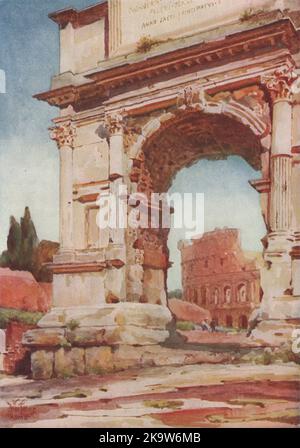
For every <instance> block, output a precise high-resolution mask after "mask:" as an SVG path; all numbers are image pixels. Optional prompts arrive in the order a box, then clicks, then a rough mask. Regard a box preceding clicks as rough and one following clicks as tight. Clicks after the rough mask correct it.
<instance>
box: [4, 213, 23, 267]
mask: <svg viewBox="0 0 300 448" xmlns="http://www.w3.org/2000/svg"><path fill="white" fill-rule="evenodd" d="M21 252H22V232H21V226H20V224H19V223H18V221H17V220H16V219H15V217H14V216H11V217H10V226H9V232H8V237H7V253H6V254H7V256H6V259H7V261H8V264H9V267H10V268H11V269H20V259H21Z"/></svg>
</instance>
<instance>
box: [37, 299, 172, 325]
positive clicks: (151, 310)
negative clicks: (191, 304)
mask: <svg viewBox="0 0 300 448" xmlns="http://www.w3.org/2000/svg"><path fill="white" fill-rule="evenodd" d="M171 320H172V316H171V313H170V311H169V309H168V308H167V307H166V306H159V305H152V304H148V303H129V302H124V303H118V304H115V305H103V306H101V307H72V308H54V309H53V310H51V312H50V313H48V314H47V315H46V316H45V317H44V318H43V319H41V320H40V322H39V327H41V328H47V327H48V328H49V327H64V326H67V325H68V323H69V322H71V321H76V322H78V325H79V326H80V327H90V326H91V327H106V326H113V325H120V326H124V325H134V326H137V327H143V328H149V329H161V330H164V329H165V328H166V325H167V324H168V323H169V322H170V321H171Z"/></svg>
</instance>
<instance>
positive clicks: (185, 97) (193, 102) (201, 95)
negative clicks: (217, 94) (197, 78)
mask: <svg viewBox="0 0 300 448" xmlns="http://www.w3.org/2000/svg"><path fill="white" fill-rule="evenodd" d="M177 105H178V107H182V106H185V107H196V106H198V107H200V108H202V109H204V108H205V106H206V98H205V91H204V90H203V88H202V87H201V86H199V85H197V84H194V85H191V86H187V87H185V88H184V89H182V90H181V91H180V92H179V94H178V97H177Z"/></svg>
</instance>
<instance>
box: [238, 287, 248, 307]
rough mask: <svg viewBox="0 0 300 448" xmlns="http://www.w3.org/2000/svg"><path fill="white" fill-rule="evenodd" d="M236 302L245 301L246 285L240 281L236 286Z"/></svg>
mask: <svg viewBox="0 0 300 448" xmlns="http://www.w3.org/2000/svg"><path fill="white" fill-rule="evenodd" d="M238 302H240V303H245V302H247V286H246V285H245V283H241V284H240V285H239V286H238Z"/></svg>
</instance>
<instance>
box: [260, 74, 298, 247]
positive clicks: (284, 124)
mask: <svg viewBox="0 0 300 448" xmlns="http://www.w3.org/2000/svg"><path fill="white" fill-rule="evenodd" d="M296 78H297V75H296V74H295V73H294V71H293V66H286V67H284V68H282V69H278V70H276V71H274V73H272V74H271V75H270V76H267V77H265V78H264V80H263V82H264V84H265V85H266V87H267V89H268V91H269V93H270V96H271V99H272V103H273V125H272V148H271V167H270V168H271V200H270V227H271V232H272V233H271V235H270V240H274V239H275V240H276V242H277V243H278V244H275V246H276V245H277V246H278V247H277V248H278V250H279V251H280V252H287V250H288V245H286V244H285V243H286V241H289V240H291V238H290V237H291V235H292V229H291V222H292V221H291V218H292V216H291V213H292V204H291V178H292V151H291V149H292V104H291V101H292V86H293V83H294V82H295V79H296ZM280 240H281V241H282V243H283V245H282V244H280V243H279V241H280ZM284 241H285V243H284ZM273 246H274V245H273Z"/></svg>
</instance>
